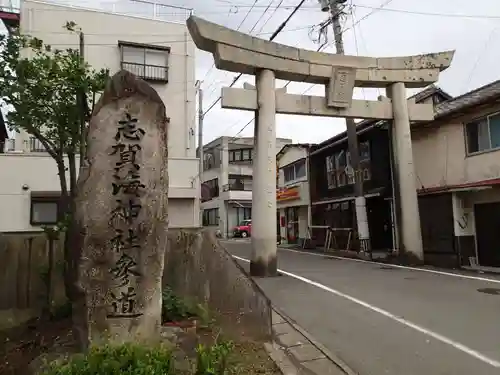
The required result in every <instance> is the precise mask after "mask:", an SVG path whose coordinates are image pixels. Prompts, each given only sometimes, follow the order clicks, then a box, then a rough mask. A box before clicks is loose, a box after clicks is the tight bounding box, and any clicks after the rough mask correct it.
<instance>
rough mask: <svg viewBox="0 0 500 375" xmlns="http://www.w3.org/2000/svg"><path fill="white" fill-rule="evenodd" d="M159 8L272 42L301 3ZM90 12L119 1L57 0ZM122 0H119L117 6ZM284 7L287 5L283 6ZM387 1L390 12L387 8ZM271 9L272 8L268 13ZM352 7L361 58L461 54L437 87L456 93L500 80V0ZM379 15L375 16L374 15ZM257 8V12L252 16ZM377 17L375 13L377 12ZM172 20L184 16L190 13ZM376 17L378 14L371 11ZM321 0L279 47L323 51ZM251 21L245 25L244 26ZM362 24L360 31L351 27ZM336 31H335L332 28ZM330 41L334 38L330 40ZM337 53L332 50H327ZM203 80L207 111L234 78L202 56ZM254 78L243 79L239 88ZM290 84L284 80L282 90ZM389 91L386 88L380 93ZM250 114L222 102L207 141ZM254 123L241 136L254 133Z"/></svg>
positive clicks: (350, 48)
mask: <svg viewBox="0 0 500 375" xmlns="http://www.w3.org/2000/svg"><path fill="white" fill-rule="evenodd" d="M155 1H156V2H158V3H163V4H169V5H179V6H185V7H189V8H193V9H194V12H195V14H196V15H198V16H200V17H203V18H206V19H209V20H211V21H213V22H217V23H219V24H223V25H225V26H228V27H231V28H235V29H236V28H238V27H239V30H240V31H243V32H250V30H253V31H252V34H253V35H260V36H261V37H262V38H265V39H267V38H269V36H270V34H271V33H272V32H273V31H274V30H275V29H276V28H277V27H278V26H279V25H280V24H281V23H282V22H283V21H284V20H285V19H286V18H287V16H288V15H289V14H290V12H291V11H292V9H293V8H294V6H295V5H296V4H298V3H299V1H300V0H283V1H282V0H257V2H256V4H255V6H254V7H253V9H251V6H252V4H254V0H171V1H170V0H163V1H162V0H155ZM57 2H60V3H70V4H74V5H80V6H86V7H98V6H101V7H109V4H110V3H112V2H113V1H102V2H98V1H93V0H58V1H57ZM115 2H116V1H115ZM280 3H281V6H280V8H277V5H278V4H280ZM385 3H387V5H385V7H384V8H383V9H380V10H376V9H377V8H380V6H381V5H383V4H385ZM269 4H271V5H270V7H269V9H267V11H266V8H267V7H268V6H269ZM348 4H352V6H351V7H349V8H348V9H352V11H350V10H349V13H350V14H349V15H348V16H347V17H346V18H345V20H344V21H343V24H344V27H343V28H344V30H345V32H344V43H345V52H346V54H350V55H361V56H375V57H383V56H398V55H401V56H404V55H412V54H420V53H429V52H440V51H445V50H450V49H455V50H456V54H455V58H454V60H453V63H452V65H451V68H449V69H448V70H447V71H445V72H444V73H442V75H441V79H440V81H439V82H438V85H439V86H440V87H441V88H442V89H444V90H445V91H447V92H448V93H450V94H451V95H460V94H462V93H464V92H466V91H469V90H472V89H474V88H477V87H479V86H482V85H485V84H487V83H489V82H491V81H494V80H497V79H499V78H500V74H499V72H500V68H499V61H500V1H499V0H475V1H470V0H419V1H415V0H392V1H390V0H389V1H388V0H348ZM134 9H135V10H136V11H137V12H140V13H146V12H148V11H151V8H150V7H148V5H145V4H140V5H139V4H137V6H136V7H134ZM374 10H375V11H374ZM249 11H250V12H249ZM372 12H373V13H372ZM165 13H167V15H166V16H169V17H176V18H177V19H182V17H184V14H185V13H184V12H179V13H177V14H176V15H174V14H173V13H174V11H173V10H168V11H165ZM370 13H372V14H370ZM326 16H327V14H326V13H323V12H321V10H320V9H319V6H318V3H317V0H307V1H306V3H305V4H304V6H303V7H302V9H301V10H300V11H298V12H297V13H296V14H295V15H294V17H293V18H292V19H291V21H290V22H289V23H288V24H287V26H286V28H285V29H284V30H283V31H282V32H281V33H280V34H279V36H278V37H277V38H276V39H275V42H279V43H283V44H287V45H290V46H295V47H301V48H306V49H317V48H318V44H315V42H314V41H313V40H312V39H314V38H311V36H313V37H314V36H315V35H314V33H312V34H311V26H313V25H316V24H318V23H319V22H321V21H323V20H325V19H326ZM243 21H244V22H243ZM353 22H354V23H357V25H356V26H355V27H354V28H353V27H352V25H353ZM330 31H331V30H330ZM329 40H330V41H331V40H332V38H331V33H330V35H329ZM325 51H327V52H331V53H334V52H335V50H334V47H333V45H330V46H329V47H328V48H326V49H325ZM196 59H197V60H196V76H197V79H202V80H203V88H204V91H205V92H204V96H205V100H204V107H205V109H206V108H208V107H209V105H210V104H211V103H213V101H215V100H216V99H217V97H218V96H219V95H220V91H221V87H223V86H228V85H229V84H230V83H231V82H232V80H233V77H234V76H235V75H236V74H235V73H229V72H224V71H218V70H217V69H215V68H213V59H212V56H211V55H210V54H208V53H205V52H201V51H199V53H198V54H197V56H196ZM244 82H251V83H254V78H253V77H250V76H243V77H242V78H240V80H239V81H238V83H237V84H236V85H235V87H241V86H242V85H243V83H244ZM285 83H286V82H279V83H278V85H279V86H282V85H284V84H285ZM307 89H309V91H308V94H314V95H322V94H323V93H324V89H323V88H322V87H319V86H316V87H312V88H311V85H309V84H299V83H293V84H290V85H289V86H288V92H291V93H303V92H304V91H305V90H307ZM380 93H381V94H385V93H384V92H383V90H382V91H381V92H380ZM380 93H379V91H377V90H375V89H365V90H358V91H357V92H356V93H355V97H357V98H366V99H376V98H377V96H378V95H379V94H380ZM252 117H253V115H252V114H251V113H249V112H243V111H236V110H224V109H221V108H220V104H218V105H216V106H215V107H214V108H213V109H212V110H211V111H210V112H209V113H208V114H207V115H206V118H205V125H204V143H207V142H209V141H211V140H213V139H214V138H217V137H219V136H221V135H228V136H234V135H236V134H238V133H239V132H240V130H241V129H242V128H243V127H244V125H245V124H247V122H248V121H250V120H251V119H252ZM277 124H278V125H277V136H278V137H284V138H292V139H293V141H294V142H320V141H323V140H325V139H327V138H329V137H332V136H334V135H335V134H338V133H339V132H342V131H343V130H345V125H344V120H343V119H323V118H317V117H306V116H287V115H278V117H277ZM252 133H253V125H249V126H247V127H246V128H245V129H244V130H243V131H242V132H241V133H239V134H241V135H243V136H250V135H252Z"/></svg>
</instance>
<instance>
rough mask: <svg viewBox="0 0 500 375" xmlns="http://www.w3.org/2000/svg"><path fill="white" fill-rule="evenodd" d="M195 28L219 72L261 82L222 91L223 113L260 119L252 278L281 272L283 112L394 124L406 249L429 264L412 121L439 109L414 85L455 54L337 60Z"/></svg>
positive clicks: (209, 26)
mask: <svg viewBox="0 0 500 375" xmlns="http://www.w3.org/2000/svg"><path fill="white" fill-rule="evenodd" d="M187 26H188V29H189V32H190V34H191V36H192V38H193V40H194V42H195V44H196V46H197V47H198V48H200V49H202V50H204V51H207V52H211V53H212V54H213V56H214V59H215V66H216V67H217V68H219V69H223V70H227V71H231V72H238V73H243V74H250V75H255V76H256V89H257V90H253V89H251V90H248V89H246V88H244V89H240V88H234V87H231V88H223V90H222V107H223V108H234V109H240V110H248V111H255V113H256V116H255V147H256V158H255V161H254V169H253V171H254V185H253V198H252V210H253V215H252V216H253V217H252V219H253V220H252V259H251V263H250V265H251V266H250V270H251V274H252V275H254V276H272V275H276V273H277V260H276V258H277V257H276V195H275V194H276V193H275V191H276V186H275V184H276V162H275V157H276V123H275V116H276V113H282V114H297V115H310V116H324V117H344V118H358V119H377V120H389V121H390V120H392V121H393V124H394V125H393V127H394V135H395V142H394V151H395V156H396V157H395V159H396V172H397V173H396V175H397V180H398V182H399V187H400V189H399V190H400V201H401V221H400V223H399V224H400V225H401V227H402V230H401V233H402V236H401V237H402V238H401V241H400V249H401V250H403V251H405V252H408V253H410V254H412V255H413V256H414V258H416V259H417V260H420V261H422V260H423V248H422V237H421V232H420V215H419V212H418V200H417V191H416V181H415V170H414V165H413V155H412V147H411V134H410V121H412V122H415V121H431V120H432V119H433V118H434V109H433V106H432V104H416V103H414V102H410V103H408V101H407V99H406V87H408V88H418V87H425V86H427V85H429V84H431V83H434V82H436V81H437V80H438V77H439V73H440V72H441V71H443V70H445V69H447V68H448V67H449V66H450V64H451V60H452V59H453V55H454V51H445V52H440V53H432V54H427V55H417V56H402V57H385V58H384V57H382V58H377V57H362V56H347V55H333V54H328V53H324V52H315V51H308V50H304V49H300V48H294V47H289V46H285V45H281V44H278V43H274V42H270V41H265V40H262V39H258V38H255V37H252V36H250V35H247V34H244V33H241V32H238V31H236V30H231V29H228V28H226V27H223V26H220V25H217V24H214V23H212V22H209V21H206V20H203V19H201V18H198V17H195V16H191V17H190V18H189V19H188V21H187ZM276 79H282V80H289V81H296V82H308V83H315V84H323V85H325V87H327V91H326V92H327V94H326V96H325V97H318V96H307V95H293V94H286V93H283V92H277V91H276V90H275V80H276ZM354 87H380V88H387V89H388V93H389V96H390V98H391V100H388V99H381V100H379V101H367V100H354V99H353V98H352V96H353V90H354ZM365 224H366V223H365ZM359 229H360V230H362V229H363V228H362V226H360V228H359Z"/></svg>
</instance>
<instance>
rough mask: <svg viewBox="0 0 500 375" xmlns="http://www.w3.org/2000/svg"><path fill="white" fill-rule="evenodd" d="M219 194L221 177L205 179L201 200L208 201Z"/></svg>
mask: <svg viewBox="0 0 500 375" xmlns="http://www.w3.org/2000/svg"><path fill="white" fill-rule="evenodd" d="M218 196H219V179H218V178H214V179H212V180H209V181H205V182H204V183H203V184H202V186H201V201H202V202H206V201H209V200H212V199H214V198H217V197H218Z"/></svg>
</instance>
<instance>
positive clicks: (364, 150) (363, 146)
mask: <svg viewBox="0 0 500 375" xmlns="http://www.w3.org/2000/svg"><path fill="white" fill-rule="evenodd" d="M365 160H370V142H361V143H360V144H359V161H360V162H361V161H365Z"/></svg>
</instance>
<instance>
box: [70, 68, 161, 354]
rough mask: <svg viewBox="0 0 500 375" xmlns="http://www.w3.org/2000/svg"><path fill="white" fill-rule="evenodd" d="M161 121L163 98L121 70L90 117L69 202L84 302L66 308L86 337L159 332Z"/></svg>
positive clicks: (140, 337)
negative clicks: (72, 308) (72, 200)
mask: <svg viewBox="0 0 500 375" xmlns="http://www.w3.org/2000/svg"><path fill="white" fill-rule="evenodd" d="M167 128H168V119H167V117H166V113H165V105H164V104H163V102H162V100H161V99H160V97H159V96H158V93H157V92H156V91H155V90H154V89H153V88H152V87H151V86H149V85H148V84H147V83H146V82H144V81H142V80H140V79H138V78H137V77H135V76H134V75H133V74H131V73H129V72H127V71H120V72H118V73H117V74H115V75H114V76H113V77H112V78H111V79H110V81H109V82H108V85H107V87H106V89H105V91H104V93H103V95H102V96H101V98H100V100H99V102H98V103H97V106H96V108H95V111H94V113H93V116H92V119H91V121H90V125H89V129H88V135H87V152H86V160H85V163H84V165H83V166H82V169H81V171H80V176H79V179H78V191H77V197H76V202H75V211H76V213H75V229H76V230H75V233H78V235H77V243H78V244H79V246H80V248H81V257H80V263H79V267H78V283H77V286H78V288H79V289H80V291H81V294H82V296H84V298H82V299H84V305H85V308H79V309H78V310H80V311H74V313H75V314H76V315H80V319H79V321H78V323H77V324H76V328H77V329H78V330H79V331H81V332H80V333H79V336H80V338H81V339H82V338H83V340H84V341H85V340H87V344H88V343H90V344H99V343H105V342H111V343H124V342H138V341H146V342H148V341H155V340H156V339H157V337H158V335H159V327H160V324H161V280H162V274H163V267H164V255H165V251H166V246H167V230H168V215H167V208H168V202H167V199H168V171H167V162H168V158H167V157H168V155H167V149H168V148H167V144H168V142H167V138H168V137H167ZM82 306H83V303H82ZM83 345H84V346H85V344H83Z"/></svg>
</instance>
